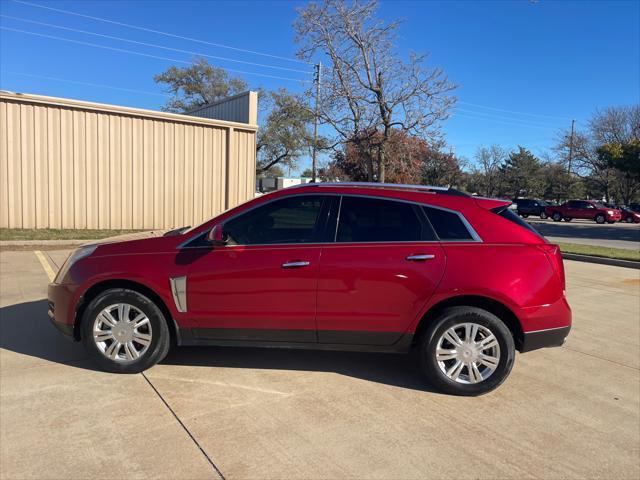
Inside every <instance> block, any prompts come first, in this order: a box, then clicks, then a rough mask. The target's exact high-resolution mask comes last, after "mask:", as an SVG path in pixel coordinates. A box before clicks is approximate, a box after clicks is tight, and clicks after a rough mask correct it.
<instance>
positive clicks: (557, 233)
mask: <svg viewBox="0 0 640 480" xmlns="http://www.w3.org/2000/svg"><path fill="white" fill-rule="evenodd" d="M526 220H527V222H529V223H531V224H532V225H533V226H534V227H535V228H536V229H537V230H538V231H539V232H540V233H542V234H543V235H544V236H545V237H547V239H548V240H549V241H551V242H569V243H582V244H585V245H596V246H601V247H612V248H625V249H628V250H638V249H640V225H638V224H637V223H614V224H612V225H609V224H606V225H598V224H597V223H595V222H593V221H591V220H572V221H571V222H570V223H569V222H554V221H553V220H550V219H546V220H541V219H539V218H535V217H529V218H527V219H526Z"/></svg>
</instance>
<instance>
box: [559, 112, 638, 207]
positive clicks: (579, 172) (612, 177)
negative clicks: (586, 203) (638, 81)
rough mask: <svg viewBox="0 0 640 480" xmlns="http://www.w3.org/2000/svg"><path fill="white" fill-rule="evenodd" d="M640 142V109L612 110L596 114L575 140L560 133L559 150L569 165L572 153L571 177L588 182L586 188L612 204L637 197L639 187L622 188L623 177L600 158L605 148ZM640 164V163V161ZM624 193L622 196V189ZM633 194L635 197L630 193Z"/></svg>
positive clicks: (577, 133)
mask: <svg viewBox="0 0 640 480" xmlns="http://www.w3.org/2000/svg"><path fill="white" fill-rule="evenodd" d="M638 139H640V106H638V105H634V106H629V107H609V108H606V109H604V110H598V111H596V112H595V113H594V114H593V116H592V117H591V120H590V121H589V123H588V128H587V129H585V130H579V131H577V132H575V133H574V135H573V136H571V135H569V133H568V132H567V131H562V132H560V134H559V136H558V143H557V145H556V147H555V150H556V152H557V153H558V155H559V157H560V159H561V161H562V162H564V163H565V164H567V163H568V161H569V160H568V159H569V156H568V152H569V151H571V152H572V156H571V157H572V164H571V168H570V173H571V174H573V175H576V176H578V177H580V178H582V179H585V180H588V181H587V182H586V185H587V186H588V187H590V189H591V190H592V193H594V194H596V195H602V196H603V197H604V199H605V200H606V201H607V202H609V201H610V199H611V197H612V196H613V194H615V193H617V194H618V195H619V196H621V197H629V196H632V195H633V194H635V191H636V189H637V186H636V184H631V185H628V184H627V183H625V184H624V185H623V184H621V180H620V179H621V174H622V173H623V172H620V171H618V170H616V169H615V168H612V166H611V165H610V164H609V162H607V161H606V160H605V159H604V158H603V157H602V156H601V155H599V154H598V149H599V148H600V147H602V146H603V145H607V144H616V145H625V144H629V143H631V142H632V141H637V140H638ZM639 161H640V160H639ZM621 187H622V189H623V190H624V192H620V189H621ZM629 192H631V193H629Z"/></svg>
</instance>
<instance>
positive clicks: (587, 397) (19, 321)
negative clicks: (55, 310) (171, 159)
mask: <svg viewBox="0 0 640 480" xmlns="http://www.w3.org/2000/svg"><path fill="white" fill-rule="evenodd" d="M67 253H68V252H65V251H50V252H45V253H44V256H45V262H47V263H50V264H51V265H52V268H54V269H55V264H58V265H60V264H61V262H62V261H63V260H64V258H65V256H66V254H67ZM0 257H1V258H0V261H1V264H0V290H1V296H0V307H1V308H0V477H2V478H3V479H24V478H38V479H44V478H56V479H57V478H78V479H80V478H82V479H84V478H95V477H98V478H106V477H109V478H188V479H194V478H222V477H224V478H261V479H262V478H393V479H397V478H456V479H458V478H514V479H516V478H517V479H521V478H607V479H609V478H629V479H637V478H639V477H640V465H639V459H640V371H639V370H640V273H639V271H638V270H633V269H625V268H619V267H610V266H604V265H595V264H587V263H578V262H570V261H567V262H565V266H566V270H567V283H568V295H569V300H570V303H571V305H572V308H573V312H574V327H573V330H572V332H571V335H570V337H569V340H568V342H567V344H566V345H565V346H564V347H562V348H555V349H546V350H538V351H534V352H531V353H528V354H525V355H518V356H517V358H516V364H515V367H514V370H513V372H512V374H511V376H510V378H509V379H508V380H507V382H506V383H505V384H504V385H503V386H501V387H500V388H499V389H498V390H497V391H495V392H493V393H491V394H488V395H485V396H483V397H477V398H459V397H451V396H446V395H441V394H439V393H436V392H434V391H432V390H431V389H430V387H429V385H427V384H426V383H425V382H424V381H423V380H422V378H421V376H420V374H419V372H418V370H417V368H416V366H415V364H414V363H413V361H412V359H411V357H409V356H403V355H392V354H364V353H340V352H313V351H294V350H275V349H250V348H215V347H212V348H182V349H177V350H175V351H173V352H172V353H170V354H169V357H168V358H167V359H166V360H165V361H164V362H163V363H162V364H160V365H157V366H155V367H153V368H152V369H151V370H149V371H147V372H145V374H144V375H142V374H138V375H112V374H107V373H102V372H99V371H97V370H95V367H94V365H93V363H91V362H90V361H89V360H88V359H87V358H86V356H85V354H84V352H83V350H82V348H81V346H80V345H78V344H74V343H71V342H69V341H67V340H65V339H64V338H63V337H62V336H61V335H60V334H58V332H57V331H56V330H55V329H54V327H52V326H51V325H50V324H49V321H48V319H47V316H46V300H45V296H46V284H47V282H48V278H47V274H46V272H45V269H43V266H42V264H41V261H40V260H39V259H38V257H37V256H36V255H34V252H32V251H19V252H6V251H4V252H2V253H1V254H0Z"/></svg>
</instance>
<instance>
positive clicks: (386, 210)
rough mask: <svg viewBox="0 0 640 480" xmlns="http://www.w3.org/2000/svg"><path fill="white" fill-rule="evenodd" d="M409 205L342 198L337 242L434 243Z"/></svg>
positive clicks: (368, 199)
mask: <svg viewBox="0 0 640 480" xmlns="http://www.w3.org/2000/svg"><path fill="white" fill-rule="evenodd" d="M424 230H425V232H423V223H422V222H421V221H420V219H419V218H418V216H417V215H416V212H415V210H414V207H413V206H412V205H411V204H409V203H402V202H394V201H390V200H379V199H375V198H363V197H342V205H341V206H340V219H339V222H338V232H337V235H336V241H337V242H411V241H419V240H434V239H435V238H434V236H433V234H432V233H430V232H429V231H428V230H427V229H426V228H425V229H424Z"/></svg>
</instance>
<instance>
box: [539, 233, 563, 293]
mask: <svg viewBox="0 0 640 480" xmlns="http://www.w3.org/2000/svg"><path fill="white" fill-rule="evenodd" d="M537 247H538V248H539V249H540V250H542V251H543V252H544V253H545V254H546V255H547V258H548V259H549V263H551V267H552V268H553V270H554V271H555V272H556V275H558V278H559V279H560V285H561V286H562V292H563V293H564V291H565V288H566V285H565V279H564V263H563V261H562V253H561V252H560V247H559V246H558V245H554V244H553V243H541V244H539V245H537Z"/></svg>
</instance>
